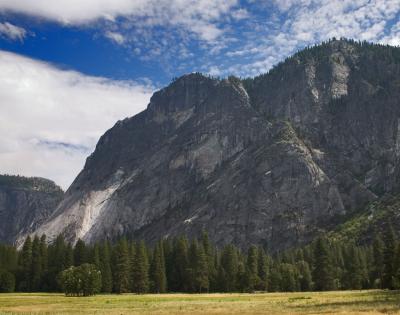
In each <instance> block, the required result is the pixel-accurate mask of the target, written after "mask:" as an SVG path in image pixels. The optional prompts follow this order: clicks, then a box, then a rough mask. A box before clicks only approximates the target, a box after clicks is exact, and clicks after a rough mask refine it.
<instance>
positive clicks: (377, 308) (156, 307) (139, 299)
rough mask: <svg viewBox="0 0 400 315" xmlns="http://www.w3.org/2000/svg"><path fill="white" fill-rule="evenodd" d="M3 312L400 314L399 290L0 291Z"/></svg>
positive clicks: (246, 314)
mask: <svg viewBox="0 0 400 315" xmlns="http://www.w3.org/2000/svg"><path fill="white" fill-rule="evenodd" d="M0 314H1V315H3V314H115V315H116V314H141V315H142V314H152V315H153V314H160V315H167V314H190V315H203V314H207V315H209V314H211V315H212V314H215V315H217V314H218V315H224V314H226V315H228V314H229V315H235V314H240V315H250V314H252V315H253V314H364V315H366V314H400V292H398V291H397V292H396V291H392V292H389V291H378V290H376V291H336V292H323V293H319V292H318V293H316V292H313V293H304V292H303V293H263V294H163V295H151V294H149V295H132V294H126V295H98V296H95V297H87V298H86V297H65V296H64V295H62V294H50V293H49V294H46V293H37V294H35V293H27V294H22V293H15V294H0Z"/></svg>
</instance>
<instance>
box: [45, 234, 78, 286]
mask: <svg viewBox="0 0 400 315" xmlns="http://www.w3.org/2000/svg"><path fill="white" fill-rule="evenodd" d="M66 248H67V247H66V245H65V241H64V238H63V236H62V235H59V236H58V237H57V238H56V240H55V241H54V243H53V244H52V245H51V246H49V248H48V256H49V259H48V266H49V267H48V269H49V271H48V277H47V284H48V288H49V290H51V291H56V290H58V289H60V287H59V285H58V283H57V281H56V279H57V276H58V275H59V273H60V272H61V271H63V270H65V269H66V268H67V266H66V257H67V255H66V254H67V252H66ZM71 252H72V248H71Z"/></svg>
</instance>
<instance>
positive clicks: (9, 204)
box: [0, 175, 63, 243]
mask: <svg viewBox="0 0 400 315" xmlns="http://www.w3.org/2000/svg"><path fill="white" fill-rule="evenodd" d="M62 197H63V191H62V190H61V188H59V187H58V186H56V185H55V184H54V183H53V182H52V181H49V180H47V179H43V178H26V177H20V176H4V175H0V242H4V243H13V242H14V241H15V240H16V239H17V238H18V237H20V236H21V235H25V234H26V233H31V232H33V231H34V230H35V229H37V228H38V227H39V226H40V225H41V224H42V223H43V222H44V221H45V220H46V219H48V218H49V216H50V215H51V214H52V213H53V211H54V210H55V209H56V208H57V205H58V204H59V202H60V201H61V199H62Z"/></svg>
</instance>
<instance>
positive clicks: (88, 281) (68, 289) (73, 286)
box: [58, 263, 101, 296]
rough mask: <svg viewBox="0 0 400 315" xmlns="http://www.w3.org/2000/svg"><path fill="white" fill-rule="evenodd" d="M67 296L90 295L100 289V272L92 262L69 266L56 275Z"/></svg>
mask: <svg viewBox="0 0 400 315" xmlns="http://www.w3.org/2000/svg"><path fill="white" fill-rule="evenodd" d="M58 280H59V282H60V286H61V287H62V289H63V291H64V293H65V295H67V296H91V295H94V294H96V293H98V292H100V290H101V273H100V271H99V270H97V268H96V266H95V265H93V264H87V263H85V264H82V265H80V266H78V267H74V266H72V267H69V268H68V269H66V270H64V271H62V272H61V273H60V275H59V277H58Z"/></svg>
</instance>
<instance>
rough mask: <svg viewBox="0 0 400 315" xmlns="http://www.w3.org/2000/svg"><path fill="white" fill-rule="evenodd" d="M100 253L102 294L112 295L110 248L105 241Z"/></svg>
mask: <svg viewBox="0 0 400 315" xmlns="http://www.w3.org/2000/svg"><path fill="white" fill-rule="evenodd" d="M99 252H100V268H99V270H100V272H101V292H104V293H110V292H111V291H112V288H113V283H112V274H111V263H110V246H109V244H108V242H107V241H105V242H104V243H103V244H102V246H100V248H99Z"/></svg>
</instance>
